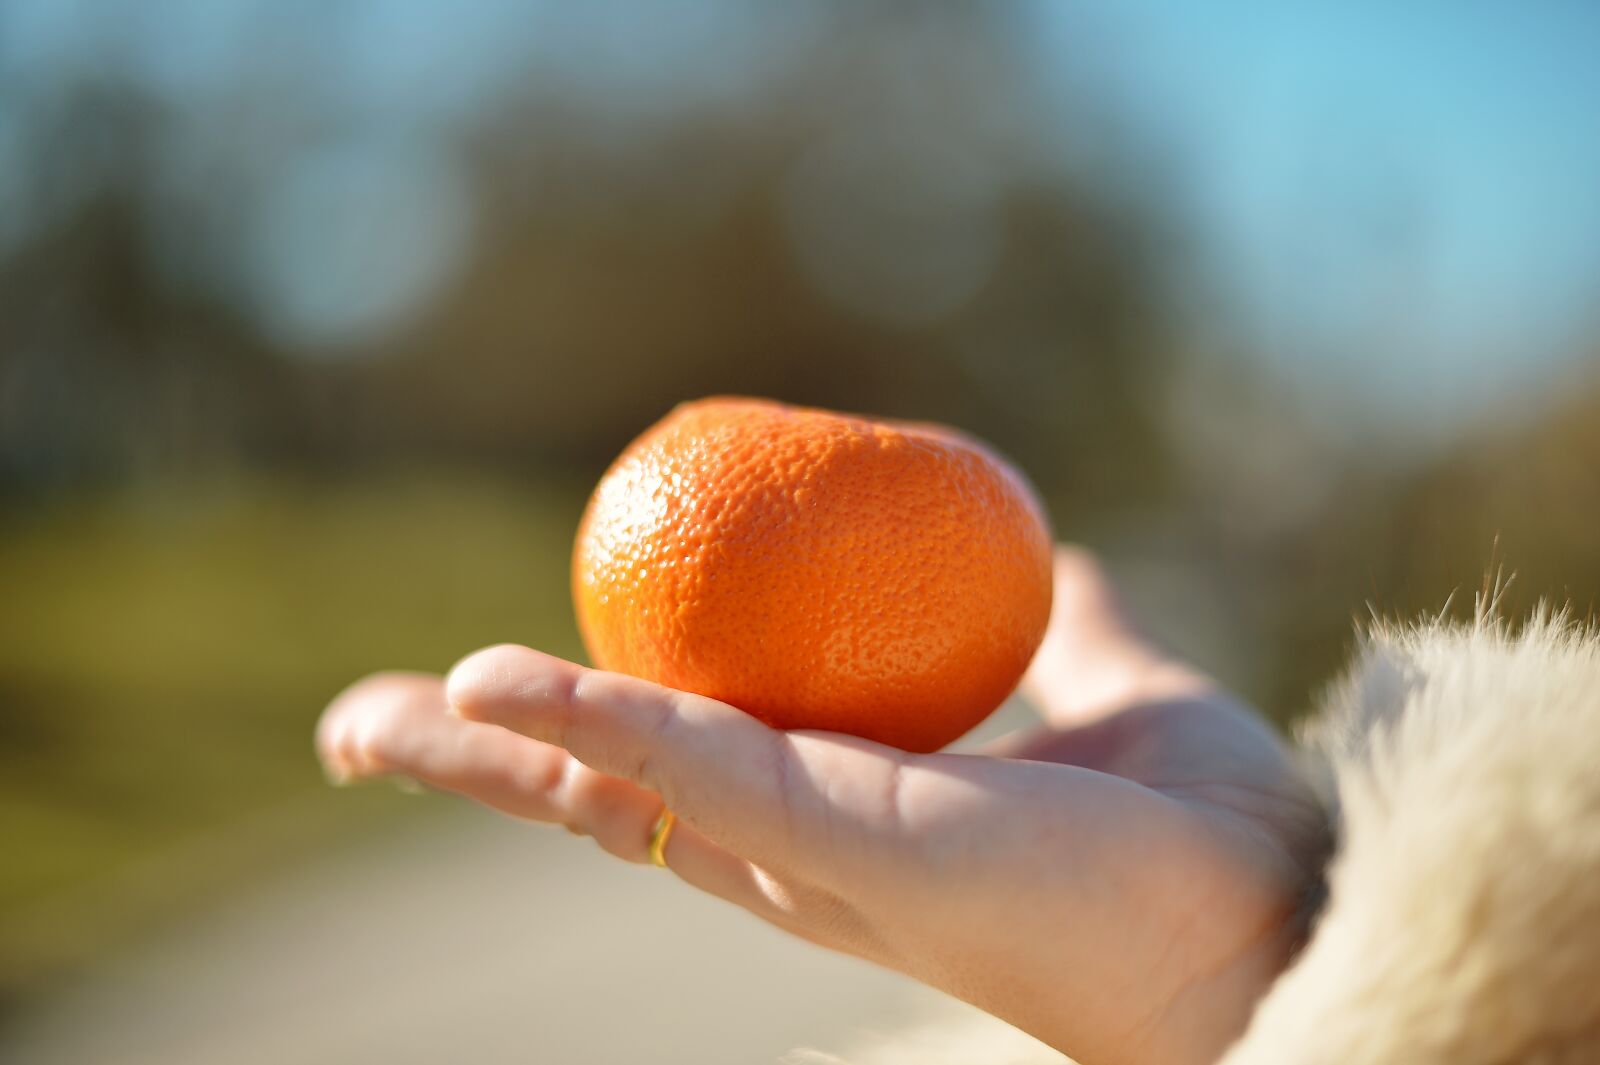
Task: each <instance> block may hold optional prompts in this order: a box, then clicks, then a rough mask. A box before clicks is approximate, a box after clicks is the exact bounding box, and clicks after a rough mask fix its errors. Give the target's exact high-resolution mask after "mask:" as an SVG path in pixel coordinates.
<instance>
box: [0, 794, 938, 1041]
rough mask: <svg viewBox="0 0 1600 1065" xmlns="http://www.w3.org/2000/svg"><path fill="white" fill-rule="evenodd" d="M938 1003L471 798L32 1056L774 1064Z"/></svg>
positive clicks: (250, 904)
mask: <svg viewBox="0 0 1600 1065" xmlns="http://www.w3.org/2000/svg"><path fill="white" fill-rule="evenodd" d="M934 1001H935V996H933V995H932V993H931V992H927V991H924V990H922V989H920V988H918V987H916V986H915V985H913V984H911V983H909V982H908V981H905V980H902V979H900V978H898V977H895V976H892V975H889V974H887V973H883V972H880V971H878V970H876V969H874V968H872V967H870V966H867V965H865V964H863V963H860V962H856V961H853V960H851V959H846V958H842V957H837V956H834V955H831V954H828V953H825V952H823V951H821V950H819V949H817V948H813V947H810V946H808V945H806V944H803V943H799V942H797V941H794V940H791V939H789V938H787V937H785V936H783V935H781V934H780V933H778V932H776V931H774V930H772V929H769V928H767V927H766V926H764V925H761V924H760V923H758V922H757V921H756V920H754V919H753V918H751V917H749V916H747V915H745V914H743V913H742V912H739V911H736V910H734V909H733V908H731V907H728V906H724V905H720V904H718V903H715V902H713V901H711V900H708V899H704V898H701V897H698V896H697V895H695V894H694V893H693V892H692V891H690V890H689V889H688V888H687V887H685V886H684V885H682V884H680V883H678V882H676V881H675V880H674V879H672V878H671V877H670V875H668V874H666V873H663V872H661V871H659V870H655V869H650V868H647V867H634V866H628V865H624V864H623V863H620V862H616V861H614V860H611V859H609V858H607V857H606V856H605V855H603V854H602V853H600V852H599V850H598V849H597V848H595V847H594V846H593V845H592V844H590V843H588V842H587V841H574V840H572V839H570V838H568V837H567V836H566V835H565V834H564V833H561V832H559V831H552V830H541V829H538V828H533V827H530V826H526V825H519V824H516V823H513V822H511V821H508V820H504V819H499V818H493V817H490V816H488V815H484V814H480V813H475V812H470V811H465V810H462V811H457V812H451V813H448V814H441V815H440V816H438V817H430V818H428V819H427V821H426V822H425V823H424V824H423V825H421V826H412V827H409V828H406V829H404V830H391V831H390V832H388V833H386V834H384V835H382V836H379V837H376V838H373V839H370V840H368V841H366V842H364V843H362V844H360V845H359V846H357V847H355V848H352V849H349V850H347V851H345V852H343V853H341V854H340V855H338V856H337V857H334V858H332V859H329V860H326V861H324V862H323V863H321V864H318V865H315V866H312V867H310V868H306V869H302V870H298V871H294V872H291V873H288V874H286V875H284V876H283V877H281V878H279V879H277V880H275V881H273V882H271V883H267V884H263V885H261V886H259V887H257V888H256V889H254V890H253V891H251V892H249V893H248V894H246V895H244V896H240V897H236V898H234V899H233V900H231V901H229V902H228V903H226V904H225V905H223V906H222V907H220V908H218V909H215V910H213V911H211V912H208V913H206V914H203V915H201V916H198V917H196V918H195V919H194V920H192V921H190V922H189V923H188V924H187V925H185V926H183V927H182V928H181V929H179V930H177V931H175V932H173V933H170V934H168V935H167V937H166V938H164V939H163V940H160V941H158V942H155V943H151V944H148V945H146V946H145V947H143V948H141V949H138V950H136V951H133V952H131V953H130V954H128V955H127V956H125V957H122V958H120V959H116V960H114V961H112V962H110V963H109V964H107V965H106V966H104V967H102V968H101V969H100V970H99V971H98V972H97V973H96V974H95V976H94V977H93V978H92V979H90V980H89V981H87V982H85V983H84V984H82V985H80V986H79V987H77V988H76V989H74V990H71V991H68V992H65V993H62V994H60V995H58V996H57V997H56V998H55V999H53V1000H52V1001H50V1002H48V1003H46V1004H45V1006H44V1008H43V1009H41V1010H36V1011H35V1012H34V1013H33V1014H31V1015H29V1016H25V1017H23V1018H22V1019H21V1020H20V1022H19V1023H18V1024H16V1025H14V1026H13V1027H12V1029H11V1030H10V1031H8V1032H7V1033H6V1034H5V1035H4V1036H3V1037H0V1061H7V1062H12V1061H15V1062H26V1063H28V1065H96V1063H100V1062H105V1063H115V1065H322V1063H326V1065H364V1063H368V1062H370V1063H374V1065H376V1063H380V1062H381V1063H384V1065H408V1063H413V1062H415V1063H419V1065H420V1063H428V1065H440V1063H451V1062H470V1063H473V1065H499V1063H513V1062H515V1063H519V1065H530V1063H531V1065H591V1063H592V1065H611V1063H618V1065H622V1063H628V1065H634V1063H638V1065H645V1063H650V1065H679V1063H681V1065H690V1063H693V1065H763V1063H771V1062H773V1061H775V1060H776V1059H777V1058H778V1057H779V1056H780V1055H781V1054H783V1053H784V1052H785V1051H787V1050H788V1049H790V1048H792V1047H795V1046H801V1045H813V1046H816V1045H821V1046H826V1047H831V1048H834V1049H838V1048H839V1047H840V1046H841V1045H842V1044H844V1043H847V1042H849V1041H850V1039H849V1037H850V1035H851V1033H853V1032H858V1031H861V1030H871V1029H876V1028H881V1027H884V1026H886V1025H888V1024H890V1023H891V1022H892V1020H893V1019H894V1018H895V1017H897V1016H903V1015H905V1014H907V1013H908V1012H918V1011H920V1010H921V1009H922V1008H926V1007H927V1006H928V1005H929V1004H930V1003H932V1002H934Z"/></svg>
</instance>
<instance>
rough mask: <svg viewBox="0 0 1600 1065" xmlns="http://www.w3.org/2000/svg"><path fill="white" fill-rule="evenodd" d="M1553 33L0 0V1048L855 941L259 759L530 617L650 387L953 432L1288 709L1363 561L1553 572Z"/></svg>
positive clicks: (1587, 362)
mask: <svg viewBox="0 0 1600 1065" xmlns="http://www.w3.org/2000/svg"><path fill="white" fill-rule="evenodd" d="M1597 48H1600V9H1596V8H1595V7H1594V6H1593V5H1589V4H1584V3H1579V2H1575V0H1574V2H1558V0H1551V2H1548V3H1539V4H1525V5H1515V6H1513V5H1487V4H1483V5H1480V4H1471V5H1465V4H1458V3H1445V2H1442V0H1441V2H1422V3H1414V4H1406V5H1393V4H1381V3H1376V2H1361V3H1342V4H1320V5H1265V4H1254V5H1245V4H1238V3H1217V4H1208V5H1203V6H1202V5H1168V4H1155V3H1142V2H1139V3H1113V2H1111V0H1076V2H1069V0H1033V2H999V3H991V4H985V5H971V4H955V3H951V4H939V3H921V4H910V3H880V4H870V5H869V4H851V3H845V2H843V0H839V2H822V0H791V2H786V3H783V4H774V3H759V2H756V0H750V2H741V0H681V2H679V3H675V4H673V5H670V6H669V7H662V6H660V5H653V4H651V3H649V2H648V0H588V2H586V3H583V4H567V3H560V2H558V0H456V2H453V3H450V4H443V3H428V2H424V0H348V2H345V3H340V4H321V3H309V2H298V0H143V2H133V0H127V2H118V0H0V845H3V857H0V1056H5V1052H4V1048H5V1047H6V1046H7V1045H9V1046H10V1047H11V1049H12V1051H14V1052H15V1053H16V1054H17V1055H18V1056H17V1058H16V1059H15V1060H33V1061H47V1060H60V1061H72V1062H84V1061H92V1060H116V1061H135V1060H151V1061H161V1062H167V1063H171V1062H187V1061H196V1062H199V1061H206V1062H230V1063H231V1062H244V1061H255V1060H261V1061H284V1060H298V1061H323V1060H326V1061H339V1062H353V1061H361V1060H375V1061H376V1060H384V1061H409V1060H418V1061H422V1060H428V1061H433V1060H448V1057H445V1058H441V1053H442V1052H443V1051H441V1049H440V1048H442V1047H451V1046H453V1047H456V1048H457V1049H460V1048H461V1047H463V1046H465V1047H469V1048H470V1049H471V1053H468V1054H466V1055H465V1056H464V1057H462V1058H460V1060H476V1061H499V1060H505V1061H551V1062H557V1061H560V1062H571V1061H610V1060H617V1061H623V1060H639V1059H640V1058H641V1057H644V1056H646V1055H647V1054H648V1055H649V1056H651V1057H653V1058H654V1060H657V1061H669V1060H676V1059H673V1058H670V1057H664V1056H663V1055H664V1054H666V1053H667V1052H668V1051H667V1050H664V1049H663V1047H667V1048H669V1049H670V1047H671V1046H672V1045H674V1043H673V1039H671V1038H667V1037H668V1036H670V1035H671V1033H672V1032H674V1031H677V1032H679V1033H680V1034H681V1039H682V1041H683V1042H684V1044H685V1046H686V1047H687V1048H688V1050H690V1051H692V1053H691V1055H690V1056H689V1057H687V1058H685V1060H693V1061H696V1062H701V1063H709V1062H720V1061H723V1060H728V1061H739V1060H770V1059H771V1057H772V1056H773V1055H775V1054H777V1053H779V1052H781V1051H782V1050H783V1049H784V1048H785V1047H786V1046H788V1045H792V1044H793V1043H794V1042H804V1041H807V1040H810V1039H814V1038H820V1035H818V1033H820V1032H823V1031H827V1032H835V1031H838V1030H840V1028H841V1026H842V1025H845V1024H846V1023H847V1022H848V1023H850V1024H856V1023H870V1022H872V1021H874V1020H881V1017H882V1015H883V1014H882V1011H881V1010H880V1009H879V1004H880V1003H883V1002H889V1001H890V1000H896V1001H898V999H897V998H896V996H900V995H902V994H910V992H909V991H906V989H904V988H902V987H901V986H900V985H899V984H898V983H896V982H895V981H893V980H892V979H891V978H888V977H884V976H879V975H877V974H874V973H871V972H870V971H868V970H866V969H865V968H864V967H860V966H856V965H855V964H854V963H850V962H846V961H843V960H841V959H831V958H824V957H822V956H820V955H813V954H812V953H810V952H809V950H808V948H802V947H798V946H792V945H790V944H788V943H786V942H784V941H781V940H779V939H778V938H776V935H775V933H767V932H765V931H764V930H761V929H758V928H756V927H755V926H754V924H753V922H744V921H742V920H741V919H739V918H738V917H737V916H736V915H724V914H722V913H721V911H720V910H717V909H715V908H714V907H710V906H709V905H708V904H702V903H700V902H699V901H697V900H692V899H689V898H688V897H687V892H686V891H685V890H683V889H681V888H674V887H672V886H670V885H666V884H663V883H662V882H660V881H657V880H654V879H652V878H651V877H650V876H648V875H641V874H640V873H639V871H637V870H632V869H626V868H622V867H617V868H613V867H612V866H611V865H609V864H607V863H605V862H603V861H601V860H600V859H599V858H598V857H596V856H594V855H592V854H590V853H589V852H588V851H586V850H585V849H584V847H583V846H573V845H571V844H570V842H569V841H568V840H567V839H566V838H565V837H564V836H561V837H560V838H559V839H554V838H552V837H550V836H548V835H546V834H545V833H542V832H538V831H536V830H533V829H526V828H522V827H519V826H514V825H507V824H501V823H497V822H492V821H490V820H489V819H487V818H486V817H479V816H474V815H472V814H471V813H469V812H466V811H463V810H460V809H458V808H456V807H455V806H453V805H452V804H450V803H448V802H447V801H445V800H443V799H438V798H408V797H405V796H401V795H398V794H395V793H392V792H391V791H389V790H387V789H384V788H376V789H362V790H358V791H355V792H334V791H332V790H330V789H328V788H327V787H326V786H325V785H324V784H323V782H322V780H321V777H320V775H319V773H318V770H317V768H316V765H315V763H314V761H313V759H312V757H311V752H310V734H311V727H312V723H313V721H314V719H315V716H316V714H317V712H318V711H319V710H320V708H321V706H322V705H323V704H324V703H325V702H326V701H327V699H328V698H329V697H330V696H331V695H332V694H333V693H335V692H336V691H337V690H338V689H339V688H340V687H342V686H343V685H344V684H346V683H347V682H348V681H350V680H351V679H353V678H354V677H356V676H358V675H360V674H362V673H365V672H369V671H371V670H374V669H378V668H385V667H406V668H419V669H433V670H438V669H443V668H446V667H448V666H449V664H450V663H451V662H452V661H454V660H455V659H456V658H458V657H459V656H460V655H462V654H463V653H465V652H467V651H469V650H471V649H473V648H475V647H477V646H479V645H482V644H486V643H490V642H495V641H506V640H513V641H519V642H524V643H529V644H533V645H535V646H538V647H541V648H545V649H548V650H551V651H553V652H557V653H560V654H563V655H569V656H577V655H579V654H581V649H580V647H579V645H578V642H577V638H576V633H575V630H574V627H573V621H572V617H571V608H570V605H569V599H568V593H567V567H568V555H569V550H570V543H571V538H572V535H573V532H574V528H575V524H576V520H577V516H578V514H579V512H580V509H581V507H582V504H583V501H584V498H585V495H586V492H587V490H588V488H589V487H590V486H592V484H593V483H594V481H595V479H596V478H597V477H598V476H599V474H600V472H601V471H602V470H603V469H604V467H605V465H606V463H607V461H608V459H609V458H611V457H612V456H613V455H614V454H615V453H616V452H617V451H618V450H619V449H620V448H621V447H622V446H623V445H624V444H625V443H626V442H627V441H628V440H629V439H631V437H632V436H634V435H635V434H636V433H637V432H638V431H640V430H641V429H642V428H643V427H644V426H646V425H647V424H648V423H650V422H652V421H653V420H655V419H656V418H658V417H659V416H661V415H662V414H663V413H665V412H666V411H667V410H668V409H669V408H670V407H671V406H672V405H673V404H674V403H676V402H678V401H680V400H683V399H688V398H693V397H697V396H701V395H705V394H709V393H748V394H756V395H764V396H772V397H776V398H780V399H784V400H788V401H792V402H797V403H806V404H816V405H821V406H827V407H834V408H841V409H846V410H854V411H864V412H871V413H877V414H884V415H896V416H905V417H914V418H918V419H930V420H939V421H947V422H951V423H954V424H956V425H959V426H961V427H963V428H965V429H967V430H970V431H972V432H974V433H976V434H978V435H980V436H983V437H986V438H987V439H989V440H991V441H992V442H994V443H995V444H996V445H997V446H998V447H999V448H1000V449H1001V450H1003V451H1004V452H1006V453H1008V454H1009V455H1011V456H1012V457H1013V458H1014V459H1016V461H1017V462H1018V463H1019V464H1021V465H1022V466H1023V467H1024V468H1025V469H1026V470H1027V471H1028V473H1029V474H1030V475H1031V476H1032V477H1033V479H1034V480H1035V482H1036V483H1037V484H1038V486H1039V488H1040V490H1041V491H1042V493H1043V494H1044V496H1045V497H1046V498H1047V500H1048V502H1049V505H1050V508H1051V512H1052V515H1053V519H1054V522H1055V526H1056V529H1057V531H1058V533H1059V534H1060V535H1061V536H1062V537H1064V538H1070V539H1074V540H1079V541H1083V542H1086V543H1088V544H1090V545H1092V546H1093V547H1095V548H1097V549H1098V550H1100V551H1101V552H1103V553H1104V555H1105V556H1106V558H1107V560H1108V562H1109V564H1110V565H1111V566H1112V567H1113V569H1114V570H1115V572H1116V574H1117V575H1118V576H1119V577H1120V578H1121V579H1122V581H1123V582H1124V584H1125V586H1126V587H1127V588H1128V590H1129V594H1130V596H1131V597H1132V598H1133V600H1134V602H1135V603H1136V604H1137V606H1138V607H1139V609H1140V611H1141V612H1142V613H1143V615H1144V616H1145V617H1146V618H1148V619H1149V621H1150V623H1151V625H1152V627H1153V628H1155V629H1156V630H1157V631H1158V632H1159V633H1160V634H1161V635H1162V636H1163V637H1165V638H1166V639H1167V640H1168V641H1169V642H1171V643H1172V644H1173V645H1175V646H1176V647H1177V648H1179V649H1180V650H1181V651H1183V652H1184V653H1186V654H1189V655H1191V656H1192V657H1194V658H1195V659H1196V660H1198V661H1199V662H1200V663H1201V664H1202V665H1204V666H1205V667H1207V668H1209V669H1211V670H1213V671H1215V672H1216V673H1218V674H1219V675H1220V676H1222V677H1223V678H1224V679H1226V680H1227V681H1228V682H1229V683H1231V684H1233V685H1235V686H1237V687H1238V688H1239V689H1240V690H1241V691H1243V692H1244V693H1245V694H1247V695H1248V696H1249V697H1251V698H1252V699H1254V700H1255V701H1256V702H1257V703H1258V705H1260V706H1261V707H1263V709H1265V710H1266V711H1267V712H1268V713H1269V714H1270V715H1271V716H1273V717H1274V719H1275V720H1277V721H1279V722H1280V723H1283V724H1285V725H1286V726H1287V725H1289V724H1290V723H1292V721H1293V720H1294V718H1295V717H1296V716H1297V715H1299V714H1301V713H1302V712H1303V711H1304V710H1305V709H1306V708H1307V707H1308V706H1309V705H1310V704H1311V702H1312V700H1313V698H1314V694H1315V692H1316V690H1317V688H1318V687H1319V685H1321V684H1323V683H1325V682H1326V681H1327V680H1328V679H1329V678H1330V677H1331V676H1332V675H1333V674H1334V673H1335V671H1336V670H1337V669H1338V667H1339V665H1340V663H1341V661H1342V659H1343V657H1344V655H1345V654H1346V652H1347V651H1348V649H1349V647H1350V645H1351V639H1352V632H1353V623H1355V622H1360V621H1362V620H1363V619H1366V618H1368V617H1369V616H1370V615H1371V614H1373V613H1376V614H1378V615H1380V616H1385V617H1390V616H1405V615H1410V614H1414V613H1416V612H1419V611H1423V612H1438V611H1440V610H1441V609H1446V607H1447V604H1450V606H1449V609H1452V610H1455V611H1463V610H1470V609H1471V604H1472V599H1473V597H1474V595H1475V594H1477V593H1478V592H1479V591H1480V590H1481V589H1482V588H1483V587H1484V586H1485V581H1486V577H1487V576H1488V575H1490V574H1493V573H1497V572H1500V571H1501V570H1502V569H1503V570H1504V572H1505V573H1506V574H1508V575H1510V574H1514V580H1513V581H1512V583H1511V586H1510V589H1509V591H1508V592H1507V594H1506V598H1505V603H1506V608H1507V610H1508V611H1510V612H1512V613H1516V612H1521V611H1526V610H1527V609H1529V608H1531V607H1532V606H1533V605H1534V604H1535V603H1537V602H1538V601H1539V600H1541V599H1548V600H1551V601H1553V602H1556V603H1560V604H1570V605H1571V607H1572V609H1573V610H1574V612H1575V613H1576V614H1577V615H1579V616H1581V617H1588V616H1589V615H1590V614H1591V612H1592V607H1593V603H1594V596H1595V592H1596V589H1597V587H1600V536H1597V535H1596V528H1597V519H1600V466H1597V463H1600V123H1597V122H1596V121H1595V120H1594V118H1595V115H1596V113H1597V112H1600V64H1597V63H1596V62H1594V56H1595V55H1596V51H1597ZM1452 597H1453V598H1452ZM557 835H559V834H557ZM464 902H465V903H468V904H467V905H464ZM463 922H465V923H463ZM630 922H632V923H630ZM663 929H666V930H665V931H664V930H663ZM641 937H642V938H641ZM651 937H655V938H654V939H652V938H651ZM674 937H677V938H674ZM652 942H653V943H655V944H656V945H655V946H650V945H646V944H649V943H652ZM685 954H689V955H692V956H693V957H694V958H695V959H696V961H694V962H693V963H690V962H687V961H686V960H685V957H684V955H685ZM752 977H754V978H752ZM662 984H665V985H667V986H665V987H661V986H660V985H662ZM619 986H621V987H625V988H633V989H635V990H638V995H636V996H635V997H634V998H630V999H629V1001H630V1002H634V1003H636V1004H637V1010H642V1011H646V1012H645V1013H643V1014H641V1013H638V1012H637V1011H635V1012H634V1013H633V1014H631V1015H632V1016H635V1017H647V1018H649V1023H645V1021H644V1020H640V1021H639V1022H638V1023H629V1024H622V1025H618V1024H616V1023H615V1022H614V1021H607V1016H608V1015H607V1014H605V1012H604V1011H603V1010H601V1011H600V1012H598V1013H597V1012H595V1010H596V1008H597V1007H596V1006H595V1003H596V1002H598V1001H600V999H601V998H603V996H604V995H605V993H606V992H607V989H614V988H616V987H619ZM651 987H657V988H659V990H658V991H655V992H651V993H650V995H649V996H648V997H646V996H645V994H644V991H643V990H639V989H649V988H651ZM441 989H445V990H441ZM449 989H453V990H449ZM629 994H634V992H633V991H630V992H629ZM741 996H742V997H741ZM730 1004H742V1005H739V1008H738V1009H737V1010H734V1009H731V1006H730ZM632 1009H635V1007H633V1006H630V1010H632ZM696 1010H699V1012H696ZM719 1010H720V1011H721V1012H719ZM586 1011H587V1012H586ZM648 1011H655V1012H653V1013H652V1012H648ZM463 1018H469V1019H470V1021H471V1023H470V1024H468V1023H467V1022H466V1021H464V1020H463ZM695 1024H699V1025H701V1026H702V1027H700V1028H698V1029H697V1028H695V1027H693V1026H694V1025H695ZM706 1024H720V1025H722V1026H723V1029H722V1032H723V1034H722V1036H721V1037H720V1038H717V1039H713V1038H712V1037H710V1036H709V1035H708V1034H707V1031H706V1028H705V1027H704V1025H706ZM673 1025H678V1028H676V1029H674V1028H672V1026H673ZM741 1025H742V1027H740V1026H741ZM467 1028H470V1029H471V1039H472V1040H476V1042H472V1041H470V1040H469V1041H468V1042H466V1043H462V1042H461V1040H463V1039H467V1038H468V1037H467V1035H465V1034H463V1032H464V1030H465V1029H467ZM735 1028H737V1031H734V1029H735ZM692 1033H698V1034H692ZM730 1033H731V1034H730ZM562 1039H569V1040H571V1042H570V1043H562V1042H561V1040H562ZM8 1040H9V1044H8V1042H7V1041H8ZM430 1040H431V1042H430ZM452 1040H454V1042H452ZM585 1040H587V1042H585ZM629 1040H634V1042H629ZM741 1040H742V1042H741ZM563 1047H565V1048H566V1049H562V1048H563ZM24 1052H26V1055H27V1057H23V1054H24ZM719 1054H723V1055H727V1056H726V1057H721V1056H717V1055H719ZM52 1055H53V1056H52ZM140 1055H145V1057H141V1056H140ZM741 1055H743V1056H741Z"/></svg>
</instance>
